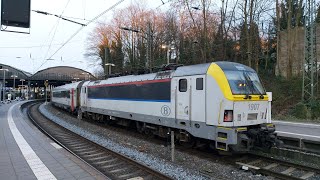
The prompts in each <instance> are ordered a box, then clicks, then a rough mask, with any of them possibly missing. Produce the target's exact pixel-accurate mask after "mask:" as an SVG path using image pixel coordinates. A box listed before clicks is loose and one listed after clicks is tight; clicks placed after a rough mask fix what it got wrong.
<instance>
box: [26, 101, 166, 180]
mask: <svg viewBox="0 0 320 180" xmlns="http://www.w3.org/2000/svg"><path fill="white" fill-rule="evenodd" d="M39 105H40V103H37V104H36V103H35V104H31V105H29V106H28V107H27V108H28V110H27V114H28V116H29V118H30V119H31V120H32V121H33V122H34V123H35V125H36V126H38V128H40V130H41V131H43V132H44V133H45V134H47V135H48V136H49V137H50V138H52V139H53V140H54V141H55V142H57V143H58V144H59V145H60V146H62V147H64V148H65V149H66V150H68V151H69V152H71V153H72V154H74V155H75V156H77V157H78V158H80V159H81V160H82V161H84V162H86V163H87V164H88V165H90V166H91V167H93V168H95V169H96V170H98V171H99V172H101V173H102V174H104V175H105V176H106V177H107V178H110V179H131V178H137V179H139V178H141V179H144V180H149V179H150V180H151V179H152V180H158V179H159V180H163V179H172V178H170V177H168V176H166V175H164V174H162V173H160V172H158V171H155V170H153V169H150V168H149V167H147V166H145V165H143V164H140V163H139V162H137V161H134V160H132V159H130V158H128V157H126V156H123V155H121V154H119V153H116V152H114V151H111V150H109V149H107V148H105V147H102V146H100V145H98V144H96V143H94V142H92V141H89V140H87V139H85V138H83V137H81V136H79V135H78V134H75V133H73V132H71V131H69V130H67V129H65V128H63V127H61V126H60V125H58V124H56V123H54V122H52V121H50V120H49V119H47V118H46V117H44V116H43V115H42V114H41V113H40V112H39V111H38V107H39Z"/></svg>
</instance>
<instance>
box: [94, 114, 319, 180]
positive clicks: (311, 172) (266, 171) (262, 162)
mask: <svg viewBox="0 0 320 180" xmlns="http://www.w3.org/2000/svg"><path fill="white" fill-rule="evenodd" d="M88 121H89V120H88ZM89 122H90V121H89ZM106 127H108V128H110V126H106ZM111 127H112V126H111ZM115 129H116V130H117V131H119V130H121V128H115ZM136 135H139V134H136ZM152 142H153V143H159V144H161V143H163V140H161V141H160V140H159V142H158V140H155V139H153V140H152ZM176 149H177V150H180V151H182V152H185V153H188V154H190V155H195V154H196V155H197V156H198V157H201V158H204V159H208V160H210V161H219V162H221V163H226V164H230V165H235V166H237V167H241V168H242V169H244V170H250V171H253V172H254V173H256V174H263V175H267V176H272V177H276V178H279V179H307V180H320V170H319V169H316V168H312V167H306V166H302V165H298V164H294V163H289V162H285V161H281V160H277V159H273V158H269V157H264V156H259V155H256V154H247V155H241V156H221V155H217V154H213V152H212V151H208V152H207V150H200V151H199V150H198V149H193V148H191V149H185V148H183V147H180V146H176ZM200 173H201V174H202V175H203V176H205V177H208V179H211V178H213V177H215V176H214V174H215V172H211V171H203V170H200Z"/></svg>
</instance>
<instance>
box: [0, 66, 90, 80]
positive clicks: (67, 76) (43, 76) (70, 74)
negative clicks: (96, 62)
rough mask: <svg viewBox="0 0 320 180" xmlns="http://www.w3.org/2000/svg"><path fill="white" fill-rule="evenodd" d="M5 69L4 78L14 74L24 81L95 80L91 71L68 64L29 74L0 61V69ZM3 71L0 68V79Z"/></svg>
mask: <svg viewBox="0 0 320 180" xmlns="http://www.w3.org/2000/svg"><path fill="white" fill-rule="evenodd" d="M1 67H2V69H7V70H8V71H5V79H6V80H11V79H12V80H13V79H14V77H13V76H14V75H15V76H16V77H15V79H25V80H26V81H45V80H49V81H64V82H68V81H70V82H71V81H81V80H95V79H96V77H94V76H93V75H92V74H91V73H89V72H87V71H85V70H82V69H79V68H75V67H69V66H57V67H50V68H47V69H43V70H40V71H38V72H36V73H35V74H33V75H32V74H31V73H29V72H26V71H23V70H20V69H18V68H15V67H12V66H9V65H5V64H1V63H0V69H1ZM3 75H4V73H3V72H2V71H1V70H0V80H2V79H3Z"/></svg>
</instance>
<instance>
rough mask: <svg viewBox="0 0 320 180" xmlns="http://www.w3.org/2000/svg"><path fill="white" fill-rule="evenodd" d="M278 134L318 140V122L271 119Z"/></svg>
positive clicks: (319, 131) (319, 127)
mask: <svg viewBox="0 0 320 180" xmlns="http://www.w3.org/2000/svg"><path fill="white" fill-rule="evenodd" d="M272 122H273V123H274V124H275V125H276V132H277V133H278V135H280V136H284V137H292V138H298V139H305V140H310V141H316V142H320V124H310V123H296V122H288V121H272Z"/></svg>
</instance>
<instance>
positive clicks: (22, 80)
mask: <svg viewBox="0 0 320 180" xmlns="http://www.w3.org/2000/svg"><path fill="white" fill-rule="evenodd" d="M20 81H21V87H22V93H21V95H22V96H23V93H24V86H23V82H24V81H25V80H24V79H20Z"/></svg>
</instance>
